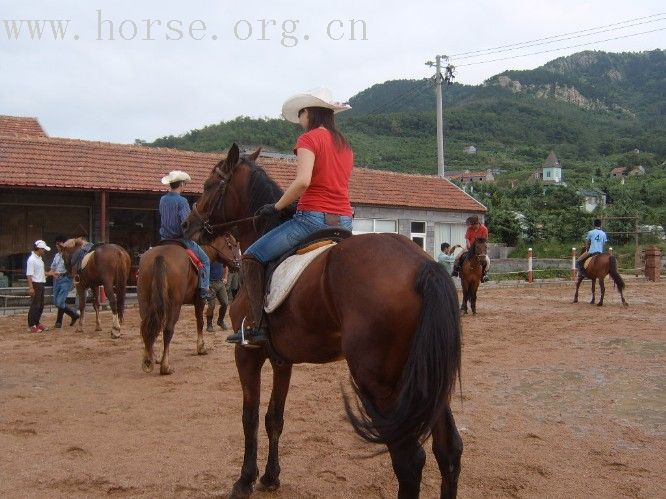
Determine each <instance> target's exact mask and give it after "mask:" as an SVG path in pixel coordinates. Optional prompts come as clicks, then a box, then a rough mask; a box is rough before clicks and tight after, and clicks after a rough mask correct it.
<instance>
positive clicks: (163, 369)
mask: <svg viewBox="0 0 666 499" xmlns="http://www.w3.org/2000/svg"><path fill="white" fill-rule="evenodd" d="M176 321H178V317H177V316H176V319H175V320H174V318H173V314H169V317H167V320H166V325H165V326H164V332H163V333H162V338H163V340H164V349H163V350H162V360H161V361H160V374H164V375H167V374H173V369H172V368H171V362H170V360H169V345H170V344H171V338H173V332H174V329H175V328H176Z"/></svg>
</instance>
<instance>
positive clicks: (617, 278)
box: [608, 255, 624, 291]
mask: <svg viewBox="0 0 666 499" xmlns="http://www.w3.org/2000/svg"><path fill="white" fill-rule="evenodd" d="M608 265H609V267H610V268H609V270H608V273H609V274H610V276H611V279H613V282H614V283H615V285H616V286H617V289H618V290H619V291H624V281H623V280H622V276H621V275H620V273H619V272H618V271H617V258H615V256H614V255H610V257H609V258H608Z"/></svg>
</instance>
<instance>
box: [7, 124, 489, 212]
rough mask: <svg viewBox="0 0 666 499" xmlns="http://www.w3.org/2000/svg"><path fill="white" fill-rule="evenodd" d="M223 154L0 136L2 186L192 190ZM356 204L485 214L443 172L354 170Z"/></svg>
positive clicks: (280, 171)
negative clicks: (176, 181)
mask: <svg viewBox="0 0 666 499" xmlns="http://www.w3.org/2000/svg"><path fill="white" fill-rule="evenodd" d="M223 157H224V154H221V153H220V154H212V153H200V152H189V151H181V150H176V149H166V148H152V147H146V146H135V145H125V144H111V143H107V142H93V141H84V140H73V139H62V138H50V137H45V136H43V137H34V136H33V137H28V136H25V135H23V136H19V135H16V136H1V135H0V179H1V180H0V185H2V186H12V187H41V188H60V189H85V190H109V191H126V192H131V191H134V192H162V191H164V186H163V185H162V184H161V183H160V179H161V178H162V176H163V175H164V174H166V173H167V172H169V171H171V170H185V171H187V172H188V173H189V174H190V176H191V177H192V182H191V183H189V184H187V188H186V192H187V193H193V194H194V193H198V192H200V186H202V185H203V182H204V180H205V179H206V178H207V177H208V175H209V173H210V171H211V169H212V168H213V166H214V165H215V164H216V163H217V162H218V161H220V159H222V158H223ZM259 164H260V165H261V166H263V167H264V168H265V169H266V171H267V172H268V173H269V174H270V176H271V177H273V178H274V179H275V181H276V182H277V183H278V184H279V185H280V187H282V188H283V189H284V188H286V187H287V186H288V185H289V183H290V182H291V181H292V180H293V178H294V176H295V174H296V162H295V160H293V159H282V158H280V159H277V158H268V157H260V158H259ZM349 190H350V196H351V200H352V203H353V204H368V205H380V206H401V207H409V208H416V209H435V210H447V211H466V212H469V211H471V212H484V211H485V208H484V207H483V205H481V204H480V203H479V202H478V201H476V200H475V199H474V198H472V197H471V196H469V195H467V194H466V193H464V192H463V191H462V190H460V189H459V188H458V187H456V186H455V185H453V184H452V183H451V182H449V181H448V180H446V179H443V178H441V177H438V176H427V175H415V174H405V173H394V172H387V171H383V170H372V169H367V168H354V170H353V173H352V178H351V182H350V189H349Z"/></svg>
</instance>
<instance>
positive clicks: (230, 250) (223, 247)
mask: <svg viewBox="0 0 666 499" xmlns="http://www.w3.org/2000/svg"><path fill="white" fill-rule="evenodd" d="M205 246H210V247H211V248H213V249H214V250H215V255H214V256H213V258H212V259H213V260H217V261H219V262H220V263H223V264H224V265H225V266H227V267H229V268H230V269H232V270H240V262H241V249H240V244H238V241H236V238H235V237H234V236H233V235H232V234H231V233H230V232H225V233H224V234H223V235H221V236H217V237H216V238H215V239H213V240H212V241H211V242H210V243H209V244H206V245H205Z"/></svg>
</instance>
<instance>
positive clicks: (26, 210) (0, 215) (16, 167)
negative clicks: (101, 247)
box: [0, 116, 486, 278]
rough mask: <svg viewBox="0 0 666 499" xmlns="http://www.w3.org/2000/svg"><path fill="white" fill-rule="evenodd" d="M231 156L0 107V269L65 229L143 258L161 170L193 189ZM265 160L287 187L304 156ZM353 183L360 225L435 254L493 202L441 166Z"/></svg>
mask: <svg viewBox="0 0 666 499" xmlns="http://www.w3.org/2000/svg"><path fill="white" fill-rule="evenodd" d="M223 158H224V153H201V152H190V151H181V150H176V149H167V148H152V147H147V146H143V145H126V144H113V143H107V142H96V141H86V140H76V139H65V138H57V137H48V136H47V135H46V133H45V132H44V130H43V129H42V127H41V125H40V124H39V121H38V120H37V119H35V118H18V117H11V116H0V179H1V180H0V198H1V200H0V272H2V268H3V267H7V265H8V264H7V262H5V263H4V264H3V257H6V256H7V255H14V254H17V253H21V252H25V251H27V250H28V248H29V245H30V243H31V241H34V240H36V239H45V240H50V239H51V238H53V237H55V235H56V234H59V233H64V234H66V235H67V234H75V233H86V234H88V235H91V236H92V237H93V238H94V239H97V240H111V241H113V242H118V243H119V244H122V245H124V246H126V247H127V248H128V249H129V250H130V251H131V252H132V253H133V256H134V257H137V258H138V255H139V254H140V253H141V252H142V251H144V250H145V249H146V248H147V247H149V246H150V244H152V242H154V240H155V239H156V235H157V228H158V226H159V220H158V215H157V214H156V210H157V205H158V200H159V197H160V195H161V194H162V193H163V192H164V191H165V188H164V186H163V185H162V184H161V183H160V179H161V177H162V176H163V175H164V174H165V173H167V172H169V171H171V170H185V171H187V172H188V173H189V174H190V176H191V177H192V182H190V183H188V184H187V185H186V190H185V194H186V195H188V196H189V197H190V198H191V199H193V198H194V197H196V195H198V194H199V193H200V191H201V187H202V186H203V183H204V180H205V179H206V178H207V177H208V175H209V173H210V171H211V170H212V168H213V167H214V166H215V165H216V164H217V163H218V162H219V161H220V160H222V159H223ZM258 163H259V165H260V166H262V167H263V168H264V169H265V170H266V171H267V172H268V173H269V175H270V176H271V177H272V178H273V179H275V181H276V182H277V183H278V185H280V187H282V188H283V189H285V188H286V187H287V186H288V185H289V183H290V182H291V181H292V180H293V178H294V176H295V173H296V161H295V158H290V157H285V156H281V157H275V156H274V155H266V156H261V157H260V158H259V160H258ZM349 190H350V197H351V201H352V205H353V206H354V210H355V227H356V226H357V225H358V227H359V229H358V232H368V231H392V232H400V233H403V234H405V235H406V236H408V237H411V238H412V239H413V240H415V241H416V242H417V243H418V244H420V245H421V246H422V247H423V248H424V249H426V250H427V251H429V252H430V253H431V254H434V253H436V251H434V248H435V247H437V248H439V242H440V240H441V242H443V241H448V242H454V243H455V242H458V240H459V239H461V238H462V232H464V220H465V219H466V217H467V216H469V215H470V214H483V213H485V211H486V209H485V207H484V206H483V205H482V204H480V203H479V202H478V201H476V200H475V199H474V198H473V197H471V196H470V195H468V194H466V193H465V192H463V191H462V190H461V189H459V188H458V187H457V186H455V185H454V184H452V183H451V182H450V181H449V180H447V179H445V178H441V177H439V176H430V175H417V174H406V173H396V172H388V171H383V170H373V169H369V168H358V167H356V168H354V170H353V173H352V177H351V180H350V186H349ZM14 267H15V266H14ZM14 270H15V269H14ZM0 278H1V276H0Z"/></svg>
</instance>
